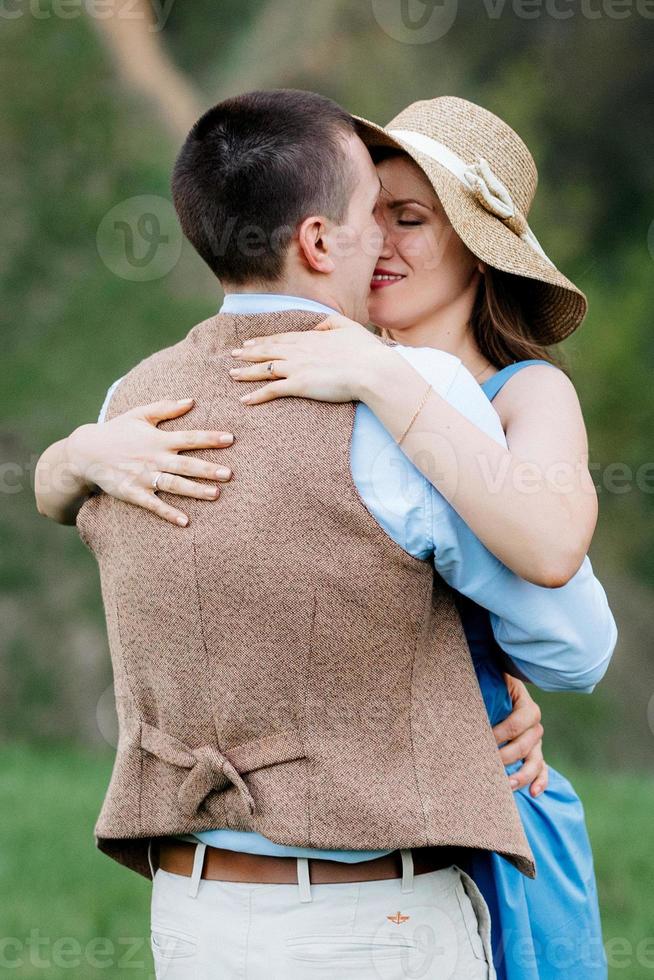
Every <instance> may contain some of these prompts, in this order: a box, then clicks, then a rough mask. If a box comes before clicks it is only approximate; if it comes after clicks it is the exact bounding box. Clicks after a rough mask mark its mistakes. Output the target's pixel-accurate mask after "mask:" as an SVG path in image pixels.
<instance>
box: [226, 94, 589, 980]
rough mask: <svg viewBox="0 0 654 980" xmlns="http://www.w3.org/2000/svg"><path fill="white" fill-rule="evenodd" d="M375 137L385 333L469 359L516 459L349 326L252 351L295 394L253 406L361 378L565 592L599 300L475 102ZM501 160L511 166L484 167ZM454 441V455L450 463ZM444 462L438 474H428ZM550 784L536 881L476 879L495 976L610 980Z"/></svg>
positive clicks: (500, 695) (570, 834)
mask: <svg viewBox="0 0 654 980" xmlns="http://www.w3.org/2000/svg"><path fill="white" fill-rule="evenodd" d="M360 124H361V132H360V135H361V136H362V138H363V139H364V141H365V142H367V143H368V145H369V148H370V150H371V153H372V156H373V159H375V160H376V162H377V166H378V172H379V175H380V179H381V182H382V187H383V191H382V194H381V197H380V205H379V221H380V224H381V226H382V228H383V230H384V234H385V239H384V248H383V251H382V253H381V256H380V259H379V262H378V266H377V269H376V271H375V276H374V278H373V282H372V285H371V296H370V304H369V313H370V319H371V321H372V323H373V324H375V325H376V327H377V328H378V330H379V331H380V332H381V333H382V334H383V335H384V336H386V337H390V338H391V339H392V340H394V341H398V342H400V343H402V344H405V345H408V346H432V347H438V348H441V349H444V350H447V351H449V352H451V353H452V354H455V355H456V356H458V357H459V358H460V359H461V360H462V362H463V363H464V364H465V365H466V366H467V367H469V369H470V370H471V371H472V373H473V374H474V375H475V377H476V379H477V380H478V381H479V383H480V384H481V386H482V388H483V390H484V391H485V392H486V394H487V395H488V397H489V398H490V399H491V400H493V403H494V405H495V407H496V409H497V411H498V413H499V415H500V418H501V421H502V424H503V428H504V430H505V433H506V437H507V443H508V450H507V451H506V452H505V453H504V452H502V451H501V450H500V449H499V447H498V446H495V447H490V446H489V444H488V443H489V442H490V440H487V439H486V437H485V436H483V434H482V433H480V432H478V431H477V430H476V429H474V427H473V426H471V425H470V424H469V423H467V422H466V420H465V419H463V418H462V417H461V416H459V415H458V413H457V412H456V410H454V409H451V408H450V407H449V406H447V405H445V404H444V403H443V402H442V400H440V399H438V398H437V397H436V398H433V397H430V394H431V393H430V392H429V391H427V392H425V393H424V395H423V396H421V397H418V395H417V394H416V393H417V392H418V393H420V392H422V391H423V388H424V383H421V379H420V377H419V376H418V375H417V374H414V373H413V369H412V368H411V367H410V366H409V365H406V362H404V363H403V364H400V363H399V362H400V361H402V358H399V357H398V358H396V359H395V362H394V365H393V366H394V369H396V372H397V373H395V375H394V379H393V381H391V380H390V377H389V375H388V374H385V373H384V372H383V371H380V373H379V376H377V377H376V376H375V374H374V371H373V373H372V374H371V371H370V369H369V365H370V364H371V363H372V364H374V363H376V362H375V360H374V358H372V359H371V358H370V357H369V356H368V354H369V349H370V338H369V336H367V335H365V334H364V333H363V331H362V329H361V327H360V326H359V325H358V324H355V323H352V322H351V321H348V320H346V319H345V318H343V317H339V316H334V317H331V318H330V319H329V320H327V321H325V322H324V323H323V324H321V325H320V326H319V328H317V330H319V331H325V330H329V331H331V333H330V334H329V335H327V336H325V335H324V334H323V335H322V336H321V335H320V334H319V333H316V332H313V333H312V332H308V333H299V334H285V335H277V336H275V337H272V338H270V337H268V338H266V339H265V342H259V343H258V342H257V341H256V340H254V341H248V342H247V347H246V349H244V350H243V351H241V352H240V353H237V354H236V355H235V356H236V357H237V359H239V360H241V361H247V362H252V366H250V367H240V368H236V369H233V370H232V376H233V377H234V378H235V379H236V380H243V381H256V380H260V381H264V380H269V379H270V376H271V373H270V371H269V370H268V365H269V364H270V363H272V365H273V372H274V373H273V377H276V378H278V379H281V380H276V381H272V382H269V383H268V384H266V385H264V386H263V387H261V388H259V389H257V390H256V391H255V392H253V393H251V394H250V395H249V396H248V398H247V404H250V405H257V404H260V403H262V402H264V401H268V400H270V399H271V398H275V397H280V396H284V395H295V396H302V397H307V398H310V397H312V392H315V391H317V390H318V388H319V390H320V392H321V395H320V397H321V398H323V399H324V397H325V394H324V393H325V386H326V385H327V386H328V385H329V382H330V380H331V379H332V378H333V379H334V383H335V384H336V379H337V378H338V383H339V387H342V377H343V376H344V375H345V374H347V375H348V376H353V377H354V379H355V380H354V383H353V384H352V388H353V390H352V391H351V396H352V398H353V399H357V400H361V401H365V402H366V403H367V404H368V406H369V407H370V408H371V409H372V410H373V411H374V412H375V414H376V415H377V416H378V418H379V419H380V420H381V421H382V422H383V424H384V425H385V426H386V428H387V429H388V430H389V431H390V432H391V434H392V435H393V436H395V437H396V438H397V439H398V441H401V442H402V447H403V449H404V451H405V453H406V454H407V456H409V458H410V459H411V460H412V461H413V462H414V464H415V465H416V466H418V468H419V469H421V470H422V471H423V472H424V473H425V475H427V476H428V477H429V479H430V481H431V482H432V483H433V484H434V485H435V486H436V487H437V488H438V489H440V490H441V492H442V493H443V494H444V495H445V496H446V497H447V498H448V499H449V501H450V503H451V504H452V505H453V506H455V508H456V510H457V511H458V512H459V514H460V515H461V517H463V519H464V520H465V521H466V523H467V524H468V525H469V526H470V527H471V528H472V529H473V530H474V531H475V533H476V534H477V536H478V537H480V538H481V539H482V540H483V541H484V543H485V544H486V545H487V547H488V548H489V549H490V550H491V551H493V552H494V553H495V554H496V555H497V556H498V557H500V558H501V559H502V560H504V562H505V563H506V564H510V565H511V567H513V569H514V570H519V573H520V574H521V575H522V576H523V578H527V579H530V580H532V581H535V582H538V583H540V584H544V585H561V584H563V583H564V582H565V581H568V579H569V578H570V577H572V575H573V574H574V572H575V571H576V569H577V568H578V566H579V563H580V562H581V560H582V559H583V556H584V555H585V553H586V551H587V549H588V545H589V543H590V539H591V537H592V533H593V530H594V527H595V522H596V518H597V497H596V494H595V492H594V487H593V486H592V480H591V479H590V474H589V472H588V464H587V460H588V446H587V441H586V433H585V427H584V423H583V418H582V415H581V410H580V407H579V403H578V400H577V398H576V395H575V392H574V388H573V386H572V384H571V383H570V381H569V380H568V378H567V377H566V375H565V374H564V373H563V371H562V370H560V369H558V368H557V366H556V365H557V362H556V360H555V358H554V357H553V356H552V355H551V353H550V352H549V351H548V349H547V346H548V344H551V343H553V342H554V341H555V340H560V339H562V338H563V337H564V336H566V335H568V334H569V333H571V332H572V331H573V330H574V329H575V328H576V326H578V325H579V323H580V322H581V320H582V318H583V315H584V313H585V309H586V304H585V298H584V297H583V296H582V294H580V293H579V291H578V290H577V289H576V287H574V286H573V285H572V283H570V282H568V280H566V279H565V278H564V277H563V276H562V275H561V274H560V273H559V272H558V271H557V270H556V269H554V267H553V266H552V264H551V262H550V260H549V259H548V258H547V257H546V256H545V255H544V253H543V252H542V249H541V248H540V245H538V243H537V241H536V240H535V238H534V236H533V233H532V232H531V231H530V229H529V226H528V225H527V221H526V212H527V210H528V207H529V204H530V203H531V197H532V195H533V191H534V190H535V184H536V170H535V165H534V164H533V160H532V159H531V156H530V155H529V152H528V150H527V148H526V147H525V146H524V144H522V142H521V141H520V140H519V138H518V137H517V136H516V134H515V133H513V131H512V130H510V129H509V127H508V126H506V125H505V124H504V123H502V122H501V121H500V120H498V119H497V118H496V117H495V116H492V115H491V114H490V113H487V112H486V111H485V110H482V109H480V108H479V107H477V106H473V105H471V104H470V103H467V102H464V101H463V100H461V99H449V98H447V99H435V100H432V101H431V102H428V103H417V104H415V105H413V106H410V107H409V108H408V109H406V110H404V112H402V113H401V114H400V115H399V116H398V117H397V118H396V119H395V120H393V121H392V122H391V123H390V124H389V126H388V127H386V130H381V129H380V128H379V127H376V126H374V125H373V124H370V123H367V122H366V121H365V120H360ZM391 133H392V134H393V135H390V134H391ZM498 147H499V148H500V149H499V152H498ZM502 147H503V148H504V150H505V152H504V153H503V152H502V149H501V148H502ZM507 148H510V152H506V149H507ZM464 158H465V159H467V160H469V159H471V158H475V159H477V164H476V166H472V167H466V165H465V163H464ZM495 159H497V161H498V163H497V165H496V166H497V169H496V170H495V167H493V168H492V169H491V165H489V163H488V162H487V161H491V162H494V160H495ZM498 174H501V176H502V177H503V178H504V180H505V181H506V184H505V183H504V182H503V181H502V182H501V181H500V179H499V178H498ZM507 185H508V186H507ZM514 200H515V202H516V204H514V203H513V202H514ZM357 364H358V365H366V370H365V371H363V370H361V371H360V372H359V377H358V381H357V374H356V371H355V372H354V374H353V370H352V365H357ZM553 368H554V369H553ZM313 396H314V397H317V395H315V394H314V395H313ZM339 400H340V399H339ZM457 416H458V417H457ZM407 417H408V418H410V420H411V421H410V424H409V426H408V431H407V427H406V419H407ZM416 430H417V431H416ZM445 437H446V438H447V439H448V444H449V445H450V446H455V447H456V448H457V451H456V454H452V453H442V452H441V453H439V448H440V446H441V445H442V439H443V438H445ZM489 452H490V453H492V454H493V455H492V458H491V463H490V469H491V471H492V472H502V467H503V466H504V465H505V464H506V463H507V461H508V472H509V474H511V473H513V474H515V473H516V472H517V470H518V468H519V467H520V466H521V465H523V464H524V463H525V461H530V463H531V464H533V465H532V474H533V475H534V476H535V477H536V480H535V483H534V482H532V484H531V489H530V490H528V491H527V492H526V493H525V492H523V489H521V488H520V486H519V485H518V484H517V483H516V481H515V480H512V479H505V480H502V481H499V483H494V484H492V488H491V484H489V482H488V471H487V470H486V471H484V470H483V467H479V466H477V465H476V460H477V459H480V460H481V459H485V460H487V461H488V459H489ZM434 458H438V460H439V467H438V470H439V472H438V473H435V474H434V473H433V472H432V470H433V467H431V468H430V466H429V461H430V460H432V459H434ZM448 464H449V469H448ZM494 466H497V470H495V469H494ZM456 471H458V472H456ZM457 477H458V478H457ZM561 477H563V478H564V479H565V481H566V485H565V487H564V488H562V485H561V482H560V480H561ZM489 489H492V492H489ZM481 501H483V506H480V502H481ZM553 552H554V553H555V554H554V557H551V556H552V553H553ZM548 554H549V556H550V557H549V558H548V557H547V556H548ZM516 566H517V567H516ZM459 604H460V609H461V614H462V619H463V623H464V627H465V630H466V635H467V637H468V641H469V645H470V648H471V652H472V655H473V659H474V661H475V667H476V670H477V673H478V676H479V680H480V685H481V688H482V693H483V695H484V698H485V702H486V707H487V710H488V713H489V717H490V720H491V723H492V724H497V723H498V722H500V721H501V720H502V719H504V718H506V716H507V714H508V713H509V711H510V709H511V701H510V697H509V695H508V691H507V688H506V685H505V682H504V679H503V677H502V675H501V673H500V670H499V668H498V666H497V664H498V658H497V657H495V656H493V650H494V647H495V640H494V637H493V633H492V630H491V628H490V623H489V616H488V613H487V611H486V610H484V609H482V608H480V607H479V606H477V605H475V604H474V603H473V602H472V601H471V600H469V599H465V598H463V597H459ZM512 768H515V767H511V766H509V767H508V771H511V769H512ZM549 771H550V783H549V787H548V789H547V791H546V792H545V793H543V794H542V795H539V796H533V795H532V796H529V795H528V794H527V793H526V792H524V791H522V790H520V791H519V792H518V794H517V802H518V807H519V810H520V813H521V816H522V819H523V823H524V826H525V830H526V832H527V836H528V838H529V841H530V843H531V845H532V848H533V849H534V853H535V855H536V863H537V868H538V873H537V877H536V879H535V880H526V879H524V878H523V877H522V876H521V875H520V874H519V873H517V872H516V871H515V869H514V868H512V867H510V866H508V865H507V863H506V862H505V861H503V860H502V859H501V858H498V857H497V855H482V856H480V857H476V858H475V860H473V861H472V862H471V864H470V867H469V868H468V869H467V870H468V871H469V873H470V874H471V875H472V876H473V877H474V879H475V880H476V882H477V883H478V885H479V886H480V888H481V890H482V892H483V894H484V897H485V899H486V901H487V903H488V905H489V908H490V911H491V921H492V925H493V946H494V956H495V964H496V968H497V971H498V977H501V976H504V977H506V978H508V980H518V978H519V980H536V978H539V980H546V978H547V980H549V978H552V980H554V978H555V977H556V978H557V980H560V978H562V977H570V978H572V977H581V976H583V977H584V978H588V977H601V976H606V965H605V961H604V956H603V951H602V939H601V927H600V920H599V911H598V904H597V894H596V887H595V880H594V872H593V862H592V854H591V850H590V844H589V841H588V838H587V834H586V831H585V826H584V815H583V808H582V806H581V802H580V801H579V799H578V797H577V796H576V794H575V792H574V790H573V788H572V786H571V785H570V783H569V782H568V781H567V780H566V779H564V777H563V776H561V775H560V774H559V773H557V772H556V771H555V770H553V769H551V768H550V770H549Z"/></svg>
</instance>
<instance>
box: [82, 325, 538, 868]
mask: <svg viewBox="0 0 654 980" xmlns="http://www.w3.org/2000/svg"><path fill="white" fill-rule="evenodd" d="M320 319H321V315H320V314H313V313H306V312H290V313H272V314H257V315H252V316H232V315H226V314H219V315H218V316H215V317H212V318H211V319H209V320H206V321H205V322H203V323H200V324H198V325H197V326H195V327H194V328H193V329H192V330H191V331H190V333H189V334H188V335H187V337H186V338H185V339H184V340H182V341H181V342H180V343H178V344H175V345H174V346H172V347H169V348H166V349H165V350H162V351H159V352H158V353H156V354H153V355H152V356H151V357H148V358H147V359H145V360H144V361H142V362H141V363H140V364H138V365H137V366H136V367H135V368H134V369H133V370H132V371H130V372H129V374H127V375H126V377H125V378H124V380H123V381H122V382H121V383H120V385H119V386H118V388H117V390H116V392H115V393H114V395H113V398H112V400H111V403H110V406H109V412H108V415H107V418H108V419H109V418H112V417H113V416H115V415H118V414H120V413H122V412H124V411H126V410H127V409H128V408H131V407H134V406H136V405H143V404H147V403H148V402H153V401H156V400H158V399H161V398H183V397H189V396H191V397H193V398H195V405H194V407H193V409H192V410H191V411H190V412H189V413H188V414H186V415H184V416H182V417H181V418H179V419H176V420H171V421H167V422H165V423H162V424H161V426H160V427H161V428H162V429H165V430H171V431H172V430H179V429H193V428H197V429H209V428H216V429H225V430H227V431H231V432H233V433H234V435H235V442H234V445H233V446H231V447H230V448H229V449H226V450H215V451H214V450H210V451H209V450H207V451H203V452H201V453H199V455H201V456H203V457H204V458H206V459H212V460H214V461H215V462H216V463H224V464H225V465H228V466H230V467H231V468H232V469H233V471H234V478H233V480H232V481H231V482H230V483H228V484H225V485H223V489H222V494H221V496H220V498H219V499H218V500H217V501H210V502H207V501H198V500H192V499H190V498H189V499H187V498H184V508H183V509H184V510H185V511H186V512H187V513H188V514H189V517H190V522H189V525H188V527H186V528H179V527H175V526H173V525H172V524H169V523H167V522H164V521H163V520H161V519H160V518H158V517H156V516H154V515H153V514H151V513H150V512H148V511H145V510H142V509H140V508H138V507H135V506H134V505H132V504H127V503H124V502H123V501H119V500H116V499H114V498H112V497H109V496H107V495H106V494H104V493H100V494H98V495H94V496H92V497H90V498H89V499H88V500H87V501H86V502H85V503H84V505H83V506H82V508H81V510H80V512H79V516H78V519H77V524H78V528H79V531H80V534H81V536H82V538H83V540H84V541H85V543H86V544H87V545H88V546H89V547H90V548H91V549H92V551H93V552H94V553H95V555H96V557H97V560H98V563H99V566H100V576H101V583H102V595H103V600H104V606H105V613H106V619H107V628H108V634H109V644H110V649H111V656H112V661H113V670H114V678H115V690H116V699H117V708H118V715H119V721H120V742H119V745H118V751H117V757H116V761H115V766H114V770H113V774H112V778H111V783H110V785H109V788H108V791H107V795H106V798H105V801H104V805H103V807H102V811H101V813H100V816H99V818H98V822H97V825H96V828H95V832H96V836H97V843H98V846H99V847H100V848H101V849H102V850H103V851H105V852H107V853H108V854H110V855H111V856H112V857H114V858H115V859H116V860H118V861H120V862H122V863H123V864H126V865H127V866H129V867H131V868H133V869H135V870H137V871H139V872H141V873H142V874H144V875H146V876H148V877H149V870H148V863H147V856H146V848H147V838H149V837H151V836H160V835H168V834H176V833H192V832H193V831H199V830H207V829H209V828H219V827H229V828H233V829H238V830H254V831H258V832H259V833H261V834H263V835H264V836H266V837H268V838H270V839H271V840H273V841H276V842H278V843H280V844H290V845H298V846H302V847H314V848H329V849H332V848H337V849H340V848H352V849H365V850H368V849H378V848H379V849H381V848H396V847H423V846H435V845H444V844H446V845H460V846H463V847H470V848H484V849H488V850H491V851H497V852H499V853H501V854H503V855H505V856H506V857H507V858H508V859H509V861H511V862H512V863H513V864H514V865H515V866H516V867H517V868H519V869H520V871H522V872H523V873H524V874H526V875H528V876H529V877H533V876H534V874H535V870H534V863H533V855H532V853H531V851H530V848H529V844H528V843H527V840H526V837H525V834H524V832H523V829H522V825H521V823H520V818H519V815H518V811H517V809H516V806H515V803H514V800H513V795H512V792H511V789H510V787H509V782H508V779H507V777H506V774H505V772H504V768H503V766H502V763H501V761H500V757H499V754H498V752H497V747H496V744H495V740H494V737H493V734H492V732H491V729H490V726H489V722H488V718H487V715H486V711H485V708H484V703H483V701H482V698H481V693H480V690H479V685H478V682H477V678H476V675H475V672H474V668H473V665H472V661H471V658H470V653H469V650H468V646H467V643H466V639H465V634H464V632H463V627H462V625H461V620H460V618H459V615H458V612H457V611H456V607H455V605H454V601H453V598H452V592H451V590H450V588H449V587H448V586H447V585H445V583H444V582H443V581H442V580H441V579H440V577H439V576H437V575H435V574H434V572H433V567H432V565H431V563H430V562H424V561H420V560H418V559H416V558H413V557H411V556H410V555H409V554H408V553H407V552H405V551H404V550H403V548H401V547H400V545H398V544H396V543H395V542H394V541H393V540H392V539H391V538H390V537H389V536H388V535H387V534H386V533H385V532H384V531H383V530H382V528H381V527H380V526H379V524H378V523H377V521H376V520H375V519H374V518H373V516H372V514H371V513H370V512H369V511H368V509H367V508H366V506H365V505H364V503H363V501H362V499H361V497H360V496H359V493H358V491H357V489H356V486H355V485H354V482H353V480H352V476H351V471H350V456H349V452H350V439H351V434H352V425H353V420H354V411H355V406H354V405H353V404H351V403H347V404H341V405H334V404H327V403H324V402H315V401H308V400H303V399H298V398H283V399H279V400H277V401H273V402H269V403H267V404H265V405H262V406H256V407H246V406H244V405H243V404H242V403H241V402H239V400H238V396H239V395H241V394H243V393H245V392H246V391H250V390H253V389H255V388H257V387H259V384H258V383H256V384H255V383H252V384H243V383H236V382H234V381H232V379H231V378H230V376H229V373H228V369H229V367H231V366H232V365H233V363H234V361H233V359H232V357H231V356H230V351H231V350H232V348H234V347H236V346H238V345H239V344H241V343H242V341H243V340H244V339H246V338H248V337H256V336H262V335H264V334H272V333H278V332H281V331H285V330H298V329H310V328H311V327H313V326H314V325H315V324H316V323H317V322H319V321H320ZM162 498H163V499H168V500H170V501H171V502H178V498H173V497H170V496H169V495H167V494H165V493H163V494H162Z"/></svg>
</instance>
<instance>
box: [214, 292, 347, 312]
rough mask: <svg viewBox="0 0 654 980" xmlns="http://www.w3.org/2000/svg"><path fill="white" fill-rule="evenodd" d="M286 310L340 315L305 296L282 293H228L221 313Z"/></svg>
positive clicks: (329, 307)
mask: <svg viewBox="0 0 654 980" xmlns="http://www.w3.org/2000/svg"><path fill="white" fill-rule="evenodd" d="M285 310H306V311H307V312H309V313H326V314H327V315H329V314H331V313H338V310H335V309H333V308H332V307H331V306H325V305H324V303H318V302H316V300H313V299H305V297H303V296H285V295H282V294H281V293H228V294H227V295H226V296H225V298H224V300H223V305H222V306H221V307H220V310H219V311H218V312H219V313H232V314H239V313H240V314H248V313H283V312H284V311H285Z"/></svg>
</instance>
